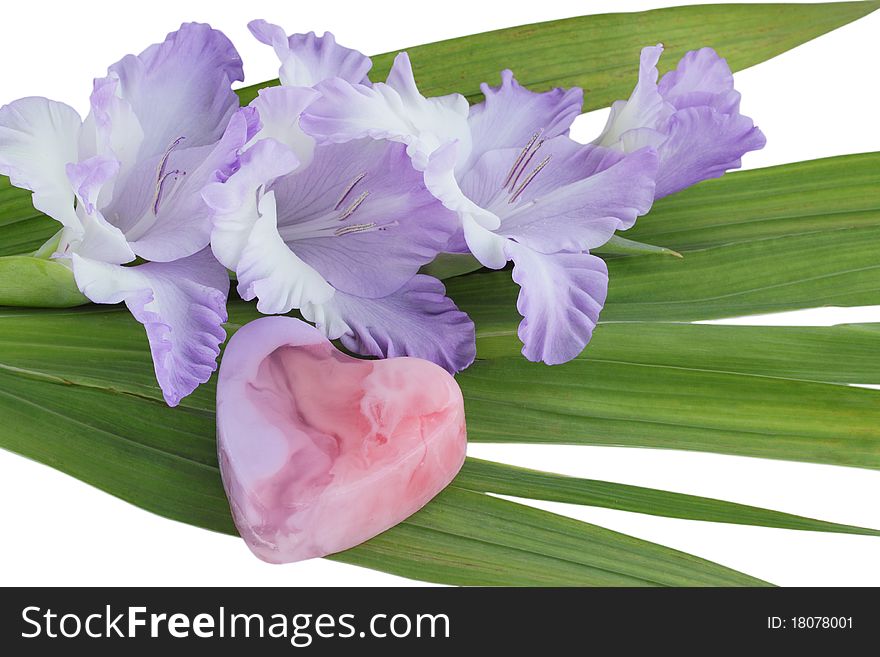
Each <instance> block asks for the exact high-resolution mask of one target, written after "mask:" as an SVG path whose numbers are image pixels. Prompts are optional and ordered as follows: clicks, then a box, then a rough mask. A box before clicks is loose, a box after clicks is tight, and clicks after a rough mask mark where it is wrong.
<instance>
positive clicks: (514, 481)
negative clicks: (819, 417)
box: [455, 458, 880, 536]
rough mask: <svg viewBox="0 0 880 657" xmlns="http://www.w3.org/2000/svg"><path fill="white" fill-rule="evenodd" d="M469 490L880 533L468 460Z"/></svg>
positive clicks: (465, 484)
mask: <svg viewBox="0 0 880 657" xmlns="http://www.w3.org/2000/svg"><path fill="white" fill-rule="evenodd" d="M455 485H456V486H457V487H459V488H465V489H467V490H473V491H479V492H483V493H495V494H498V495H512V496H515V497H524V498H529V499H534V500H546V501H549V502H566V503H569V504H582V505H586V506H598V507H602V508H606V509H616V510H618V511H631V512H634V513H646V514H650V515H655V516H664V517H667V518H685V519H687V520H703V521H708V522H724V523H733V524H739V525H755V526H759V527H778V528H781V529H798V530H805V531H817V532H836V533H842V534H859V535H863V536H880V530H876V529H866V528H864V527H854V526H852V525H841V524H838V523H834V522H825V521H823V520H814V519H812V518H804V517H802V516H796V515H792V514H790V513H783V512H780V511H771V510H769V509H762V508H759V507H755V506H749V505H746V504H737V503H734V502H726V501H724V500H716V499H711V498H706V497H698V496H696V495H685V494H682V493H672V492H669V491H664V490H656V489H653V488H644V487H642V486H630V485H627V484H620V483H616V482H611V481H597V480H595V479H578V478H576V477H568V476H565V475H559V474H553V473H549V472H540V471H538V470H530V469H527V468H519V467H515V466H512V465H505V464H503V463H493V462H492V461H484V460H482V459H475V458H469V459H468V460H467V461H466V462H465V464H464V467H463V468H462V470H461V472H460V473H459V475H458V477H457V478H456V480H455Z"/></svg>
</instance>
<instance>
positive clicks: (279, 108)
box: [250, 87, 318, 166]
mask: <svg viewBox="0 0 880 657" xmlns="http://www.w3.org/2000/svg"><path fill="white" fill-rule="evenodd" d="M317 97H318V92H317V91H314V90H313V89H308V88H301V87H269V88H267V89H260V91H259V95H258V96H257V97H256V98H255V99H254V100H253V102H252V103H251V104H250V106H251V107H253V108H254V109H255V110H256V111H257V116H258V117H259V121H260V129H259V130H258V131H257V133H256V134H255V135H254V140H256V141H259V140H261V139H274V140H275V141H278V142H280V143H282V144H284V145H285V146H287V148H289V149H290V150H291V151H292V152H293V153H294V154H295V155H296V157H297V159H298V160H299V162H300V166H308V164H309V162H311V161H312V153H313V152H314V150H315V140H314V138H313V137H311V136H309V135H307V134H306V133H305V132H303V130H302V128H300V127H299V117H300V115H301V114H302V112H303V110H304V109H305V108H306V107H308V106H309V104H311V103H312V101H314V100H315V99H316V98H317Z"/></svg>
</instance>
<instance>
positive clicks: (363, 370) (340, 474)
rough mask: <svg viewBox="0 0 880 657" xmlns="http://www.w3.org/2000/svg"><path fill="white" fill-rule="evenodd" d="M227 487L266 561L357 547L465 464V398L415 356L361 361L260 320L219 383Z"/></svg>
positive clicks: (315, 336)
mask: <svg viewBox="0 0 880 657" xmlns="http://www.w3.org/2000/svg"><path fill="white" fill-rule="evenodd" d="M217 442H218V451H219V457H220V471H221V473H222V475H223V485H224V487H225V488H226V495H227V496H228V498H229V505H230V507H231V509H232V515H233V517H234V519H235V524H236V526H237V527H238V531H239V533H240V534H241V536H242V538H244V540H245V541H246V542H247V544H248V546H249V547H250V548H251V550H252V551H253V552H254V554H256V555H257V556H258V557H260V558H261V559H264V560H265V561H269V562H272V563H287V562H291V561H300V560H302V559H309V558H311V557H321V556H324V555H327V554H332V553H334V552H339V551H341V550H345V549H348V548H350V547H354V546H355V545H358V544H359V543H362V542H364V541H366V540H367V539H369V538H372V537H373V536H375V535H376V534H379V533H381V532H383V531H385V530H386V529H388V528H390V527H393V526H394V525H396V524H397V523H399V522H401V521H402V520H404V519H405V518H407V517H408V516H410V515H412V514H413V513H415V512H416V511H418V510H419V509H420V508H421V507H422V506H424V505H425V504H426V503H427V502H428V501H429V500H430V499H431V498H433V497H434V496H435V495H436V494H437V493H439V492H440V491H441V490H443V488H445V487H446V485H447V484H449V482H450V481H452V479H453V477H455V475H456V473H458V471H459V469H460V468H461V465H462V463H463V462H464V456H465V447H466V431H465V422H464V403H463V400H462V396H461V391H460V390H459V388H458V384H457V383H456V382H455V379H453V378H452V377H451V376H450V375H449V374H448V373H447V372H446V371H445V370H444V369H442V368H440V367H438V366H437V365H434V364H433V363H431V362H428V361H425V360H420V359H418V358H389V359H387V360H372V361H368V360H359V359H357V358H352V357H351V356H348V355H346V354H343V353H342V352H340V351H338V350H337V349H336V348H335V347H334V346H333V345H332V344H331V343H330V342H329V341H328V340H327V339H326V338H325V337H324V336H323V335H322V334H321V333H320V332H319V331H318V330H317V329H315V328H314V327H312V326H310V325H308V324H306V323H305V322H301V321H299V320H297V319H293V318H290V317H264V318H262V319H258V320H256V321H254V322H251V323H250V324H248V325H247V326H245V327H243V328H241V329H240V330H239V331H238V332H237V333H236V334H235V335H234V336H233V337H232V339H231V340H230V341H229V344H228V345H227V347H226V351H225V353H224V355H223V361H222V364H221V366H220V376H219V380H218V382H217Z"/></svg>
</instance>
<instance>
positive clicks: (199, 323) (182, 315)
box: [73, 249, 229, 406]
mask: <svg viewBox="0 0 880 657" xmlns="http://www.w3.org/2000/svg"><path fill="white" fill-rule="evenodd" d="M73 272H74V276H75V277H76V282H77V285H78V286H79V288H80V290H81V291H82V293H83V294H85V295H86V296H87V297H88V298H89V299H91V300H92V301H94V302H95V303H119V302H121V301H124V302H125V305H126V306H128V309H129V310H130V311H131V313H132V315H134V317H135V319H137V320H138V321H139V322H140V323H141V324H143V325H144V328H146V330H147V338H148V339H149V342H150V351H151V352H152V355H153V365H154V367H155V370H156V379H157V380H158V382H159V387H160V388H161V389H162V395H163V396H164V398H165V401H166V402H167V403H168V405H169V406H176V405H177V404H178V403H180V400H181V399H182V398H183V397H186V396H187V395H188V394H190V393H191V392H192V391H193V390H195V389H196V387H198V385H199V384H200V383H205V382H206V381H207V380H208V379H209V378H210V376H211V373H212V372H213V371H214V370H215V369H216V368H217V356H218V355H219V353H220V344H221V343H222V342H223V340H224V339H225V338H226V333H225V331H224V330H223V323H224V322H225V321H226V318H227V316H226V296H227V293H228V291H229V278H228V276H227V274H226V269H225V268H224V267H223V266H222V265H220V264H219V263H218V262H217V261H216V260H214V258H213V256H212V255H211V253H210V251H208V250H207V249H206V250H204V251H201V252H200V253H197V254H195V255H193V256H190V257H189V258H184V259H182V260H178V261H176V262H169V263H147V264H145V265H138V266H137V267H120V266H117V265H111V264H108V263H104V262H98V261H95V260H90V259H87V258H83V257H80V256H78V255H74V256H73Z"/></svg>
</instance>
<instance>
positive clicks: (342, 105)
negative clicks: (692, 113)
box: [301, 53, 657, 364]
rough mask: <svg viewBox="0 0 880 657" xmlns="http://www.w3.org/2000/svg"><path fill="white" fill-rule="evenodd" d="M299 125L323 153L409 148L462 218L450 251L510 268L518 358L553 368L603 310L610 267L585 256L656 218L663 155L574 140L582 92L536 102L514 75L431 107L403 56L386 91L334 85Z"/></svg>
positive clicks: (584, 338)
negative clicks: (353, 147)
mask: <svg viewBox="0 0 880 657" xmlns="http://www.w3.org/2000/svg"><path fill="white" fill-rule="evenodd" d="M316 89H317V90H318V91H319V92H320V93H321V97H320V98H319V99H317V100H316V101H314V102H313V103H312V104H310V105H309V106H308V108H307V109H306V111H305V113H304V115H303V117H302V119H301V124H302V127H303V128H304V129H305V131H306V132H307V133H309V134H312V135H314V136H315V137H316V138H317V139H318V141H319V143H346V142H348V141H350V140H358V139H362V138H365V137H372V138H384V139H392V140H395V141H399V142H402V143H404V144H406V146H407V151H408V153H409V155H410V156H411V158H412V161H413V164H414V166H416V167H417V168H418V169H420V170H422V171H423V172H424V179H425V183H426V185H427V187H428V189H430V190H431V192H432V193H433V194H434V195H435V196H436V197H437V198H438V199H440V200H441V201H443V203H444V205H446V207H447V208H449V209H451V210H453V211H455V212H456V213H457V214H458V217H459V220H460V228H459V231H458V232H457V234H456V236H454V237H453V239H452V240H451V242H450V244H449V245H448V247H447V250H451V251H456V252H466V251H470V252H471V253H472V254H473V255H474V256H475V257H476V258H477V259H478V260H479V261H480V262H481V263H482V264H483V265H484V266H486V267H490V268H493V269H498V268H501V267H504V266H505V265H506V264H507V262H509V261H511V260H512V261H513V262H514V269H513V279H514V281H516V283H518V284H519V286H520V288H521V291H520V295H519V300H518V302H517V308H518V310H519V311H520V314H521V315H522V316H523V317H524V320H523V321H522V323H521V324H520V326H519V337H520V339H521V340H522V342H523V354H524V355H525V356H526V357H527V358H529V359H530V360H534V361H544V362H546V363H549V364H556V363H562V362H566V361H568V360H570V359H572V358H574V357H575V356H577V355H578V354H579V353H580V352H581V351H582V350H583V348H584V347H585V346H586V344H587V343H588V342H589V340H590V337H591V335H592V332H593V329H594V327H595V325H596V322H597V321H598V316H599V311H600V310H601V308H602V305H603V304H604V301H605V296H606V293H607V286H608V275H607V269H606V267H605V263H604V262H603V261H602V260H601V259H599V258H597V257H595V256H593V255H591V254H590V253H589V249H592V248H595V247H597V246H600V245H602V244H604V243H605V242H607V241H608V239H609V238H610V237H611V236H612V235H613V234H614V231H615V230H618V229H625V228H629V227H630V226H632V225H633V223H634V222H635V220H636V217H638V216H639V215H642V214H644V213H645V212H647V211H648V209H649V208H650V207H651V203H652V201H653V196H654V177H655V175H656V169H657V156H656V154H655V153H654V151H653V150H652V149H650V148H646V149H642V150H639V151H638V152H635V153H633V154H630V155H626V154H623V153H621V152H619V151H613V150H611V149H607V148H603V147H600V146H594V145H589V146H585V145H581V144H578V143H576V142H574V141H573V140H572V139H570V138H569V137H568V130H569V127H570V126H571V123H572V121H573V120H574V118H575V117H576V116H577V115H578V114H579V113H580V110H581V105H582V92H581V90H580V89H571V90H568V91H565V90H562V89H555V90H553V91H550V92H547V93H541V94H539V93H533V92H531V91H529V90H527V89H525V88H524V87H522V86H520V85H519V84H518V83H517V82H516V80H514V78H513V75H512V73H511V72H510V71H504V72H503V73H502V84H501V86H500V87H497V88H490V87H488V86H487V85H483V93H484V95H485V96H486V99H485V101H484V102H483V103H480V104H479V105H476V106H474V107H472V108H470V109H468V105H467V102H466V101H465V99H464V98H463V97H462V96H459V95H452V96H445V97H442V98H425V97H423V96H422V95H421V94H420V93H419V91H418V89H417V88H416V85H415V81H414V78H413V74H412V69H411V67H410V63H409V59H408V57H407V55H406V54H405V53H403V54H401V55H398V57H397V59H396V60H395V62H394V66H393V67H392V69H391V72H390V73H389V76H388V80H387V81H386V82H385V83H376V84H373V85H372V86H371V87H367V86H364V85H359V84H352V83H351V82H349V81H344V80H340V79H333V80H329V81H326V82H323V83H320V84H318V85H317V86H316Z"/></svg>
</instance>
